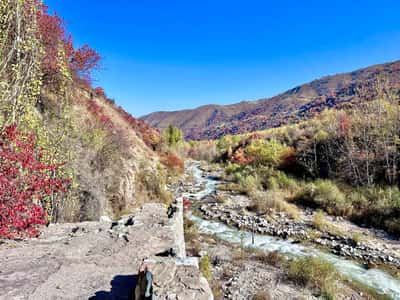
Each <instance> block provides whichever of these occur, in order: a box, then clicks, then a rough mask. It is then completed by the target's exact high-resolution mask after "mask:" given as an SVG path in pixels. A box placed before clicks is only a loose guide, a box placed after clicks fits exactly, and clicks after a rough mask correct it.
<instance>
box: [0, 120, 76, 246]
mask: <svg viewBox="0 0 400 300" xmlns="http://www.w3.org/2000/svg"><path fill="white" fill-rule="evenodd" d="M43 156H44V153H43V151H42V150H40V149H38V148H37V146H36V139H35V136H34V135H32V134H26V133H23V132H21V131H19V130H18V129H17V127H16V125H12V126H9V127H7V128H6V129H5V131H4V132H3V134H2V135H1V136H0V237H3V238H17V237H34V236H37V235H38V234H39V231H38V229H37V225H40V224H46V222H47V214H46V211H45V209H44V208H43V200H44V199H45V198H46V197H50V196H52V195H53V194H55V193H57V192H65V191H66V189H67V187H68V185H69V183H70V181H69V179H66V178H57V177H56V176H54V174H57V171H58V169H59V168H60V167H61V166H59V165H56V164H46V163H43V162H41V159H42V158H43Z"/></svg>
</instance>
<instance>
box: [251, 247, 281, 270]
mask: <svg viewBox="0 0 400 300" xmlns="http://www.w3.org/2000/svg"><path fill="white" fill-rule="evenodd" d="M254 256H255V258H256V259H257V260H259V261H261V262H262V263H265V264H268V265H271V266H274V267H277V266H280V265H281V264H282V262H283V257H282V256H281V255H280V254H279V253H278V252H277V251H272V252H265V251H262V250H256V251H255V252H254Z"/></svg>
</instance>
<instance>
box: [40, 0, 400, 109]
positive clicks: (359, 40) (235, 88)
mask: <svg viewBox="0 0 400 300" xmlns="http://www.w3.org/2000/svg"><path fill="white" fill-rule="evenodd" d="M45 3H46V4H47V5H48V6H49V7H50V9H55V10H56V11H57V12H58V14H59V15H61V16H62V17H63V18H64V19H65V20H66V23H67V26H68V30H69V31H70V32H71V33H72V34H73V36H74V41H75V44H76V45H81V44H83V43H88V44H89V45H91V46H92V47H93V48H95V49H96V50H97V51H98V52H99V53H100V54H101V55H102V58H103V60H102V68H101V69H100V70H98V72H97V73H96V74H95V77H96V79H97V81H96V82H95V85H100V86H102V87H104V89H105V90H106V93H107V95H108V96H109V97H110V98H113V99H115V100H116V102H117V103H118V104H119V105H121V106H123V107H124V108H125V109H126V110H127V111H129V112H130V113H132V114H133V115H135V116H141V115H144V114H146V113H150V112H153V111H159V110H178V109H184V108H193V107H197V106H200V105H204V104H210V103H213V104H229V103H235V102H239V101H242V100H256V99H258V98H265V97H270V96H273V95H275V94H278V93H280V92H283V91H285V90H287V89H289V88H292V87H294V86H296V85H299V84H302V83H305V82H308V81H311V80H313V79H316V78H319V77H321V76H324V75H328V74H336V73H342V72H346V71H352V70H354V69H357V68H360V67H364V66H368V65H372V64H377V63H383V62H388V61H393V60H397V59H400V21H399V12H400V1H398V0H393V1H389V0H380V1H371V0H347V1H344V0H337V1H335V0H331V1H324V0H319V1H316V0H315V1H312V0H303V1H295V0H292V1H289V0H281V1H267V0H264V1H262V0H260V1H252V0H247V1H245V0H242V1H235V0H202V1H195V0H158V1H156V0H124V1H123V0H114V1H109V0H108V1H105V0H98V1H93V0H79V1H69V0H68V1H66V0H47V1H46V0H45Z"/></svg>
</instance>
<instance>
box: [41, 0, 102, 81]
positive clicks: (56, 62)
mask: <svg viewBox="0 0 400 300" xmlns="http://www.w3.org/2000/svg"><path fill="white" fill-rule="evenodd" d="M37 19H38V35H39V38H40V40H41V42H42V45H43V47H44V56H43V60H42V65H43V67H42V68H43V71H44V76H45V78H46V79H47V81H48V82H49V81H50V82H51V81H54V79H55V78H56V77H57V73H58V72H60V71H61V70H60V69H61V68H62V66H65V67H66V68H68V69H69V71H70V72H71V73H72V75H73V76H74V77H75V78H76V79H79V80H81V81H84V82H86V83H90V82H91V72H92V70H93V69H94V68H96V67H98V66H99V61H100V55H99V54H98V53H97V52H96V51H95V50H93V49H92V48H90V47H89V45H83V46H82V47H80V48H77V49H75V48H74V46H73V38H72V35H70V34H67V32H66V29H65V23H64V21H63V20H62V19H61V18H60V17H59V16H58V15H57V14H56V13H54V14H52V15H51V14H49V12H48V7H47V6H46V5H40V8H39V12H38V18H37Z"/></svg>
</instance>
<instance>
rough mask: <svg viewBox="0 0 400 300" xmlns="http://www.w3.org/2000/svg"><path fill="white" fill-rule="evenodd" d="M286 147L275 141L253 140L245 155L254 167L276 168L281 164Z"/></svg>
mask: <svg viewBox="0 0 400 300" xmlns="http://www.w3.org/2000/svg"><path fill="white" fill-rule="evenodd" d="M287 150H288V147H287V146H285V145H283V144H281V143H280V142H278V141H277V140H276V139H271V140H269V141H266V140H254V141H252V142H251V144H250V145H249V146H247V147H246V149H245V155H246V156H247V157H248V159H249V160H250V161H252V162H253V163H254V164H256V165H266V166H278V165H280V164H281V163H282V159H283V156H284V155H286V153H287Z"/></svg>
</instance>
